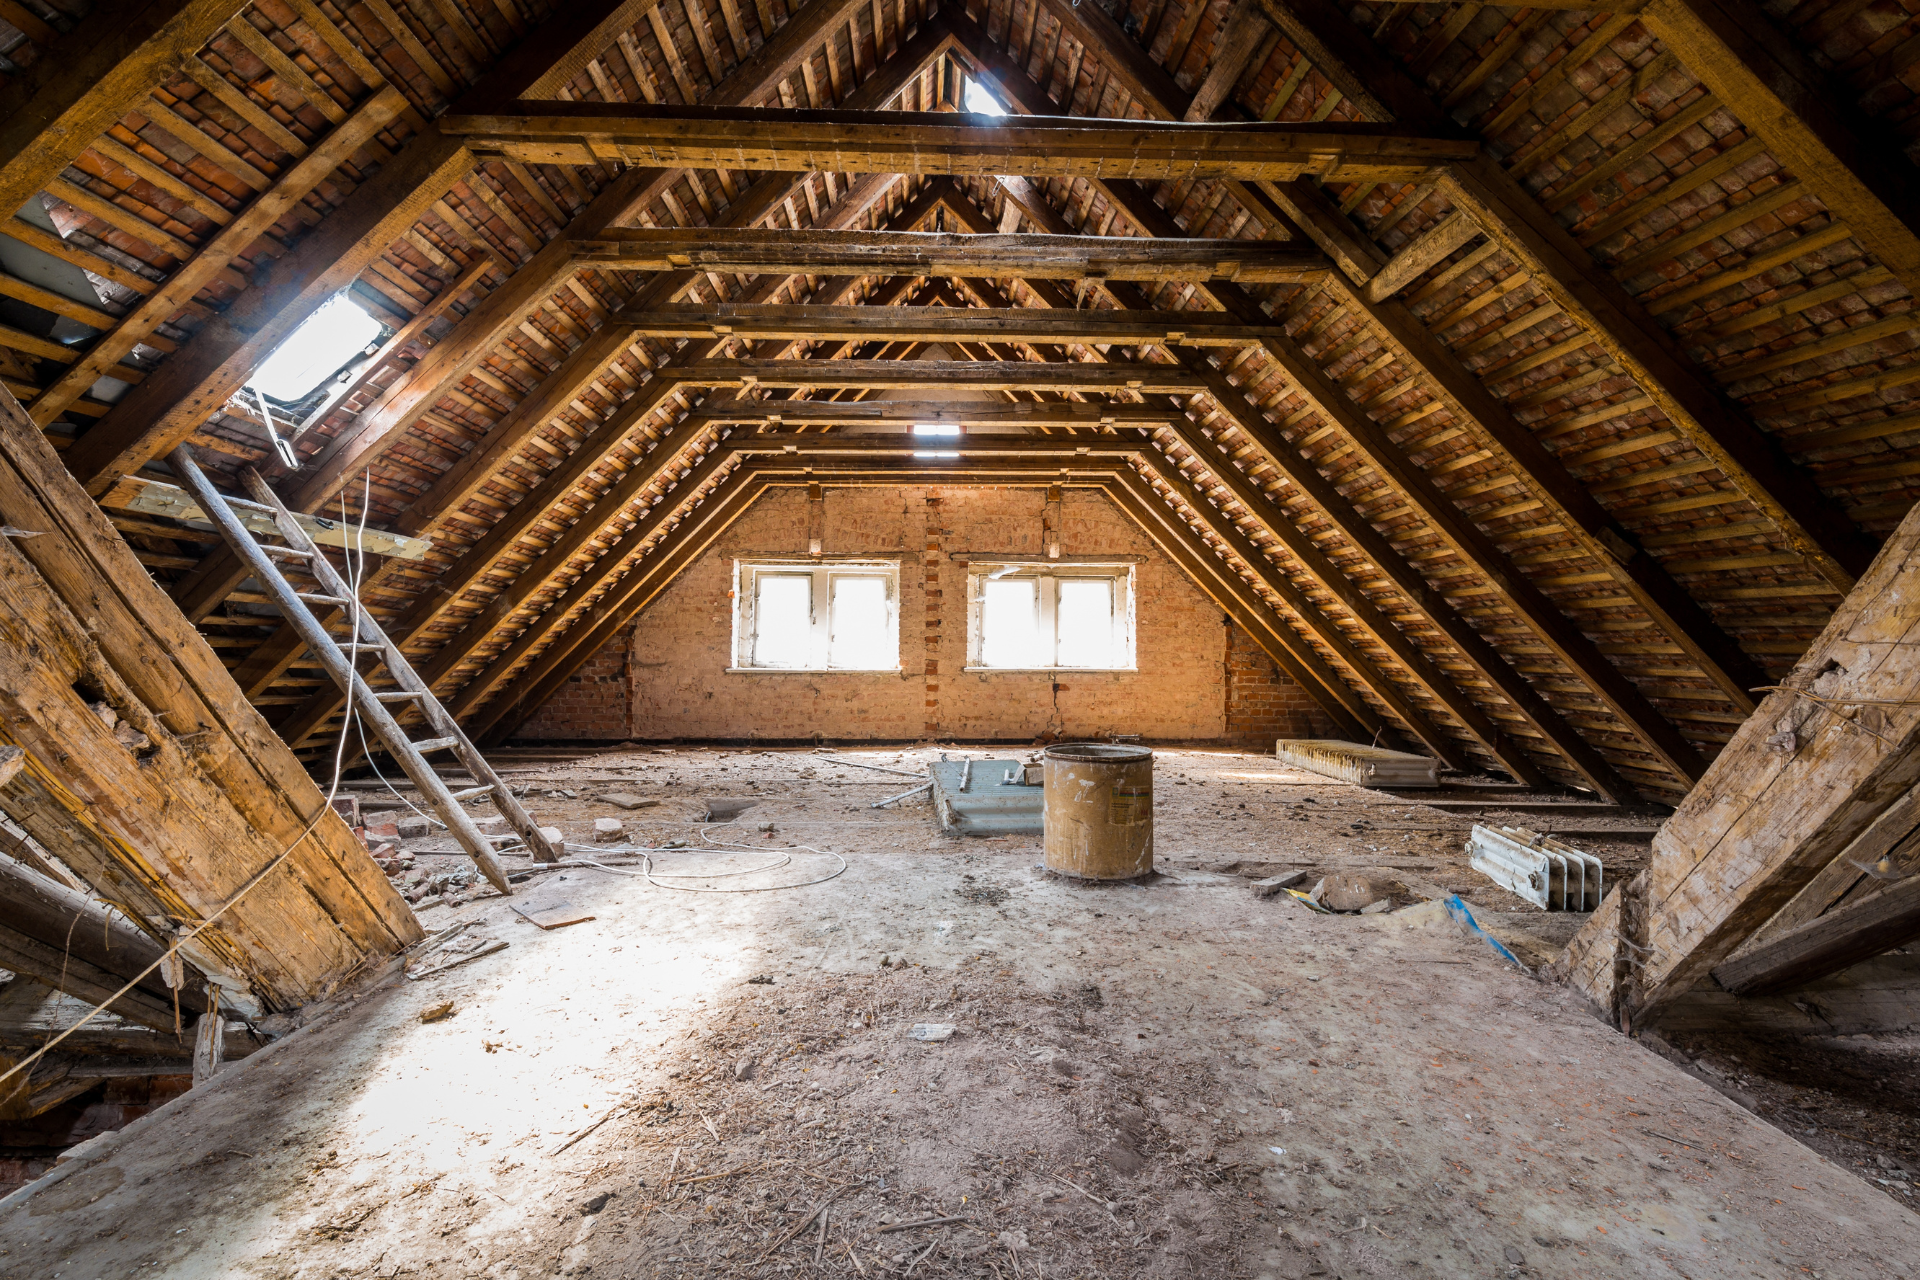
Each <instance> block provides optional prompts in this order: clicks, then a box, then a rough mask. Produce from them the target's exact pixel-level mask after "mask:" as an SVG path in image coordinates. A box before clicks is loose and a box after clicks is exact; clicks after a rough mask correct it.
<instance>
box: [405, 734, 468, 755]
mask: <svg viewBox="0 0 1920 1280" xmlns="http://www.w3.org/2000/svg"><path fill="white" fill-rule="evenodd" d="M458 741H460V739H458V738H425V739H422V740H421V741H419V742H415V743H413V744H411V745H412V747H413V749H414V750H415V751H418V752H419V753H420V754H421V755H425V754H426V753H427V752H429V751H440V750H443V749H445V748H447V747H450V746H452V745H453V744H454V743H456V742H458Z"/></svg>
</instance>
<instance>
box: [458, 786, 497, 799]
mask: <svg viewBox="0 0 1920 1280" xmlns="http://www.w3.org/2000/svg"><path fill="white" fill-rule="evenodd" d="M492 790H493V788H492V787H468V788H467V789H466V790H465V791H456V792H454V793H453V795H452V797H451V798H452V799H454V800H471V799H473V798H474V797H475V796H484V795H486V794H487V793H488V792H489V791H492Z"/></svg>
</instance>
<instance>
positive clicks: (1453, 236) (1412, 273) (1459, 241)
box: [1366, 209, 1480, 302]
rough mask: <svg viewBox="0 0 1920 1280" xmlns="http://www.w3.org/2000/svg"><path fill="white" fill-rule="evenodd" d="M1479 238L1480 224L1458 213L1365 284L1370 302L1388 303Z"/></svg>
mask: <svg viewBox="0 0 1920 1280" xmlns="http://www.w3.org/2000/svg"><path fill="white" fill-rule="evenodd" d="M1479 235H1480V224H1478V223H1477V222H1475V221H1474V220H1473V219H1472V218H1469V217H1468V216H1467V215H1466V214H1464V213H1461V212H1460V211H1459V210H1457V209H1456V210H1455V211H1454V212H1452V213H1450V214H1448V215H1447V216H1446V217H1445V218H1442V219H1441V220H1440V221H1439V222H1438V223H1436V224H1435V225H1433V226H1432V227H1429V228H1428V229H1427V230H1426V231H1424V232H1422V233H1421V234H1420V236H1419V237H1418V238H1417V239H1415V240H1414V241H1413V243H1411V244H1409V245H1408V246H1407V247H1406V248H1404V249H1402V250H1401V251H1400V252H1399V253H1396V254H1395V255H1393V258H1392V260H1391V261H1389V262H1388V263H1387V264H1386V265H1385V266H1383V267H1381V268H1380V270H1379V272H1378V273H1377V274H1375V275H1374V277H1373V278H1372V279H1371V280H1368V281H1367V282H1366V285H1367V298H1368V300H1369V301H1372V302H1384V301H1386V300H1387V299H1388V298H1391V297H1392V296H1393V295H1394V294H1396V293H1398V292H1400V291H1401V290H1402V289H1404V288H1406V287H1407V286H1408V285H1410V284H1412V283H1413V282H1414V281H1415V280H1416V279H1418V278H1419V277H1421V276H1423V275H1425V274H1426V273H1427V272H1428V271H1429V270H1430V269H1432V268H1433V267H1434V265H1435V264H1437V263H1438V262H1439V261H1440V260H1441V259H1442V258H1445V257H1446V256H1447V255H1448V254H1450V253H1452V252H1453V251H1454V250H1456V249H1458V248H1460V247H1461V246H1462V245H1465V244H1466V243H1467V242H1468V241H1470V240H1473V239H1476V238H1477V237H1478V236H1479Z"/></svg>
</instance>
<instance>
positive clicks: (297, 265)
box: [65, 0, 853, 497]
mask: <svg viewBox="0 0 1920 1280" xmlns="http://www.w3.org/2000/svg"><path fill="white" fill-rule="evenodd" d="M628 2H629V0H587V2H586V3H584V4H580V5H569V6H566V7H565V8H563V9H562V10H560V11H559V13H558V14H557V15H556V16H555V17H553V18H551V19H549V20H548V21H546V22H543V23H541V24H540V26H538V27H537V28H535V29H534V31H533V32H532V34H530V35H529V36H528V37H527V38H526V39H525V40H522V41H521V42H520V43H519V44H518V45H516V46H515V47H514V48H513V49H511V50H509V51H508V53H507V54H506V56H505V57H503V58H502V59H501V60H500V62H499V63H497V64H496V65H495V66H494V68H493V70H492V71H490V72H488V73H487V75H486V76H485V77H483V78H482V79H481V81H480V82H479V83H478V84H476V85H475V86H474V87H473V88H472V89H471V90H469V91H468V93H467V94H466V95H464V96H463V97H462V98H461V99H460V101H459V103H457V104H456V105H459V106H463V107H464V106H466V105H468V104H472V105H474V106H490V105H497V104H498V103H499V102H501V101H505V100H510V99H513V98H517V97H519V96H520V95H521V94H522V93H525V92H528V91H531V90H535V89H537V88H538V87H539V86H540V85H541V84H542V83H543V77H545V76H546V75H547V74H548V73H549V71H550V70H551V69H552V68H553V67H554V66H556V65H558V64H559V63H560V62H561V60H562V59H564V58H567V57H569V56H571V55H573V53H574V51H575V49H576V47H578V46H582V45H588V44H592V43H593V42H594V41H596V40H598V39H600V35H601V32H602V23H603V22H604V21H605V20H606V19H607V18H608V17H609V16H612V15H617V14H618V13H620V12H623V11H624V10H625V7H626V5H627V4H628ZM819 3H820V8H821V10H822V12H823V13H824V12H825V11H826V10H827V9H828V8H829V7H838V6H841V5H843V4H844V5H847V6H850V5H851V4H852V3H853V0H819ZM810 19H811V13H809V15H807V16H804V17H801V18H797V19H795V20H794V21H793V22H790V23H788V24H787V27H786V28H783V29H782V31H781V33H780V36H778V37H776V38H775V39H774V40H772V41H769V42H768V43H767V44H766V45H764V46H762V48H761V51H760V52H761V54H763V55H764V54H766V53H767V52H768V51H769V50H770V49H772V48H773V47H774V45H775V44H777V43H780V42H781V37H785V36H787V33H788V32H789V31H791V30H793V29H794V28H796V27H801V26H802V25H803V24H806V23H808V22H809V21H810ZM594 47H595V52H596V53H597V52H598V51H599V50H600V49H602V48H604V46H602V45H595V46H594ZM756 56H758V55H756ZM749 61H750V62H751V61H753V60H749ZM740 70H744V67H743V68H741V69H740ZM736 74H738V71H736ZM731 80H732V78H731V77H730V78H729V83H731ZM472 168H473V156H472V153H471V152H470V151H468V150H467V147H466V144H465V142H464V141H462V140H461V139H458V138H454V137H452V136H450V135H447V134H445V133H442V132H441V131H440V129H439V128H438V127H437V126H435V125H428V126H426V127H425V128H424V129H422V130H421V131H420V132H419V133H416V134H415V135H414V136H413V137H412V138H411V139H409V140H408V141H407V143H406V145H405V146H403V147H402V148H401V149H400V152H399V154H397V155H395V156H394V157H393V158H392V159H391V160H389V161H387V162H386V163H385V164H383V165H381V166H380V169H379V171H378V172H377V173H375V174H374V175H373V176H372V177H371V178H369V179H367V180H366V181H364V182H362V183H361V184H360V185H359V186H358V187H357V188H355V189H354V191H353V194H351V195H350V196H348V197H347V199H346V201H345V203H343V204H342V205H341V206H340V207H339V208H338V209H335V210H334V211H333V212H332V213H331V214H329V215H328V216H327V218H326V220H325V221H324V222H322V223H321V224H320V225H319V226H318V227H317V228H315V229H314V230H313V232H312V234H310V235H308V236H307V237H306V239H304V240H302V241H301V242H300V244H299V245H297V246H296V247H295V248H294V251H293V252H292V253H290V254H288V255H287V256H286V257H285V258H283V259H281V260H280V261H279V262H278V263H276V264H275V266H274V270H273V271H272V273H271V274H270V275H269V277H268V279H267V280H266V281H265V282H264V283H256V284H255V285H254V286H253V287H251V288H249V289H247V290H245V291H243V292H242V293H241V294H240V296H239V297H237V298H236V299H234V301H233V303H232V304H231V305H229V306H228V307H227V308H226V310H224V311H222V312H220V313H218V314H217V315H215V316H213V317H212V318H211V319H209V320H208V321H207V322H206V323H205V324H204V325H202V327H201V329H200V331H199V332H198V333H197V334H195V335H194V338H193V341H191V342H189V343H188V344H187V345H186V346H184V347H183V348H181V349H180V350H179V351H178V352H176V353H174V354H173V355H172V356H170V357H169V358H168V359H167V360H166V361H165V362H164V363H163V364H162V365H161V366H160V367H159V368H158V369H156V370H154V371H153V373H152V374H151V375H149V376H148V377H147V379H146V380H145V381H144V382H142V383H141V384H140V385H139V386H137V387H135V388H134V389H133V390H132V391H130V392H128V393H127V395H126V396H125V397H123V398H122V399H121V400H120V401H119V402H118V403H117V404H115V405H114V407H113V408H112V409H110V410H108V412H107V413H106V414H105V415H104V416H103V417H101V418H100V420H99V421H98V422H96V423H95V424H94V425H93V426H92V427H91V428H90V429H89V430H88V431H87V432H86V433H85V435H84V436H82V438H81V439H80V440H79V441H77V442H76V443H75V444H74V446H73V448H71V449H69V450H68V451H67V453H66V455H65V456H66V460H67V465H68V466H70V467H72V468H73V471H74V474H75V475H76V476H78V477H79V478H80V480H81V482H82V483H83V484H84V485H85V486H86V487H87V491H88V492H89V493H91V494H93V495H94V496H95V497H98V496H100V495H101V494H104V493H105V492H106V491H107V490H108V489H110V488H112V486H113V484H114V482H115V481H117V480H118V479H119V478H120V477H121V476H123V475H126V474H129V473H130V472H133V471H136V470H138V469H139V468H140V467H141V466H143V465H144V464H146V463H147V462H149V461H151V460H153V459H154V458H157V457H160V456H161V455H163V454H165V453H167V452H169V451H171V450H172V449H173V447H174V446H175V445H177V444H179V443H180V442H181V441H183V440H185V439H186V438H187V437H188V436H189V435H191V434H192V433H193V432H194V431H195V430H197V429H198V428H199V427H200V425H201V424H202V423H204V422H205V421H206V420H207V419H208V418H210V417H212V416H213V414H214V413H215V412H217V411H218V410H219V408H220V407H221V406H222V405H224V404H225V403H226V402H227V401H228V400H229V399H231V398H232V396H233V395H234V393H235V392H237V391H238V390H239V389H240V388H241V387H242V386H243V385H245V383H246V380H247V379H248V378H249V377H251V376H252V374H253V371H254V369H256V368H258V367H259V364H260V362H261V361H262V360H264V359H265V358H266V357H267V355H268V354H270V353H271V352H272V351H273V349H274V348H275V347H277V346H278V345H279V344H280V343H281V342H282V341H283V340H284V339H285V338H286V337H287V336H288V335H289V334H291V333H292V332H293V331H294V330H295V329H296V328H298V327H299V326H300V324H301V322H303V321H304V320H306V318H307V317H308V316H310V315H312V314H313V313H314V312H315V311H316V310H318V309H319V308H320V307H321V306H322V305H323V304H324V303H325V302H326V301H327V300H328V299H329V298H331V297H333V295H334V294H336V293H338V292H339V291H340V290H342V289H344V288H346V287H347V286H348V285H349V284H351V283H352V282H353V280H354V279H355V278H356V277H357V276H359V275H360V273H361V272H363V271H365V270H366V269H367V267H368V265H369V264H370V263H371V262H372V261H373V260H374V259H375V258H377V257H379V256H380V255H381V254H382V253H384V252H385V251H386V249H387V248H388V246H390V245H391V244H393V242H394V241H395V240H398V239H399V238H400V237H401V236H403V235H404V234H406V232H407V230H408V228H410V227H412V226H413V224H414V223H416V222H418V221H419V220H420V219H421V217H423V216H424V215H425V214H426V212H427V210H428V208H429V207H430V206H431V205H432V204H433V202H434V201H436V200H438V199H440V198H441V197H442V196H443V195H445V194H446V193H447V192H448V191H449V190H451V189H452V187H453V184H454V183H456V182H458V181H459V180H460V179H461V178H462V177H464V176H465V175H466V174H467V173H468V172H469V171H470V170H471V169H472ZM640 175H641V171H638V170H631V171H629V172H627V173H624V174H621V175H620V176H619V177H618V178H616V179H614V181H613V182H612V183H611V184H610V185H609V186H608V188H607V189H605V190H603V191H602V192H601V194H600V195H599V196H598V197H596V198H595V200H594V202H593V204H591V205H590V206H589V207H588V210H587V211H586V212H585V213H583V214H582V215H581V216H580V217H578V218H576V219H575V220H574V223H573V226H574V228H576V229H582V230H586V229H598V228H600V227H603V226H610V225H612V224H613V222H614V221H615V219H616V218H617V217H619V216H623V215H624V214H625V213H626V212H627V210H628V209H629V208H630V207H631V203H632V201H633V200H634V199H635V198H637V196H638V195H640V194H643V193H644V191H645V190H647V189H648V186H649V184H648V183H647V182H646V181H644V180H643V178H642V176H640ZM655 176H658V175H655ZM556 244H557V245H558V246H559V247H558V249H557V251H556V252H555V253H554V254H553V255H552V259H553V260H555V261H556V262H557V266H558V270H557V271H556V275H555V278H556V280H557V279H558V276H559V274H561V273H563V272H564V270H566V269H569V268H567V266H566V264H567V263H568V262H569V259H568V251H567V249H566V247H565V243H564V239H563V240H561V241H557V242H556ZM548 247H549V248H554V247H555V246H551V245H550V246H548ZM540 261H541V259H540V255H538V254H536V255H535V258H534V263H539V262H540ZM529 265H530V266H532V265H534V264H529ZM524 275H525V272H524V271H523V272H521V273H517V274H516V276H515V279H516V280H518V279H520V278H521V277H522V276H524ZM510 284H511V282H510ZM523 287H524V286H523ZM546 291H547V292H551V289H550V288H549V289H548V290H546ZM506 292H508V289H507V288H502V289H499V290H495V291H494V293H493V294H490V295H488V298H487V299H486V300H484V301H483V302H482V303H481V304H480V307H478V308H476V310H481V309H484V308H487V307H488V306H489V304H493V303H494V299H495V298H497V297H499V295H501V294H503V293H506ZM532 296H534V297H539V296H542V294H541V292H539V291H537V290H536V291H535V292H533V294H532ZM494 305H495V309H496V310H498V309H501V308H502V307H503V306H504V305H506V304H505V303H504V302H503V303H501V304H494ZM518 314H525V310H524V309H523V310H522V311H521V312H520V313H518ZM516 319H517V317H516ZM434 350H435V351H438V350H439V348H438V347H436V348H434ZM443 354H452V353H443ZM431 356H432V353H431V352H430V353H429V357H430V358H431ZM422 363H423V364H425V363H426V361H423V362H422Z"/></svg>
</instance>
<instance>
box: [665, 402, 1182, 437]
mask: <svg viewBox="0 0 1920 1280" xmlns="http://www.w3.org/2000/svg"><path fill="white" fill-rule="evenodd" d="M693 416H697V417H699V418H701V419H702V420H704V421H707V422H756V423H763V424H766V425H770V426H781V427H873V428H888V429H894V430H903V429H905V428H908V427H911V426H913V425H915V424H917V423H926V424H928V425H938V426H951V427H961V428H965V429H986V430H995V429H998V430H1003V431H1017V430H1040V431H1044V430H1079V431H1101V430H1104V429H1105V428H1108V427H1113V428H1120V427H1157V426H1162V425H1165V424H1166V423H1167V422H1169V421H1172V420H1173V419H1176V418H1179V417H1180V416H1181V413H1180V411H1179V410H1178V409H1174V408H1171V407H1168V406H1164V405H1158V404H1133V403H1129V402H1122V401H1108V400H1101V401H1095V402H1086V401H1078V400H1065V401H1061V400H1051V401H1036V400H1016V401H1012V402H1001V401H984V400H983V401H978V402H972V403H970V402H968V401H964V400H730V399H722V398H719V397H712V398H709V399H707V400H705V401H702V402H701V404H700V407H699V408H698V409H696V410H695V411H694V415H693ZM968 443H969V444H972V443H977V440H973V439H970V440H969V441H968ZM942 447H944V446H942Z"/></svg>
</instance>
